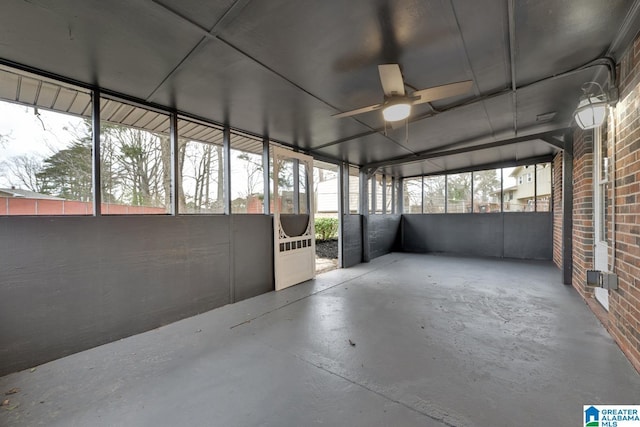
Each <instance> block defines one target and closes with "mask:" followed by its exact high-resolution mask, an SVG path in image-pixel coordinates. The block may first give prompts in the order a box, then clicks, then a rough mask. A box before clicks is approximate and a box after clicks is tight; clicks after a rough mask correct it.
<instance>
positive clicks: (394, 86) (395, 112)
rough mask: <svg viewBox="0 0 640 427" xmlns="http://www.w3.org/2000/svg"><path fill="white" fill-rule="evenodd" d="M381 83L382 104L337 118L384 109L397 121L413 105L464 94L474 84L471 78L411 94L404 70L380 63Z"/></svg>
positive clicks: (358, 109)
mask: <svg viewBox="0 0 640 427" xmlns="http://www.w3.org/2000/svg"><path fill="white" fill-rule="evenodd" d="M378 72H379V74H380V83H382V90H383V92H384V101H383V102H382V103H381V104H374V105H369V106H367V107H361V108H356V109H355V110H351V111H345V112H343V113H337V114H333V115H332V117H335V118H336V119H339V118H342V117H350V116H355V115H357V114H363V113H368V112H369V111H375V110H379V109H382V116H383V117H384V120H385V121H387V122H391V123H392V124H393V122H397V121H400V120H404V119H406V118H407V117H409V114H411V106H412V105H417V104H424V103H426V102H431V101H436V100H438V99H443V98H449V97H451V96H456V95H462V94H463V93H466V92H468V91H469V90H470V89H471V86H473V82H472V81H471V80H465V81H462V82H457V83H450V84H446V85H442V86H434V87H430V88H428V89H422V90H416V91H414V92H413V93H412V94H411V95H407V94H406V92H405V90H404V87H405V84H404V80H403V79H402V72H401V71H400V66H399V65H398V64H382V65H378Z"/></svg>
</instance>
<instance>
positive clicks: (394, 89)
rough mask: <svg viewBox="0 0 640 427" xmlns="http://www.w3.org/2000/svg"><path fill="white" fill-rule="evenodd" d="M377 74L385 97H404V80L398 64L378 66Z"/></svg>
mask: <svg viewBox="0 0 640 427" xmlns="http://www.w3.org/2000/svg"><path fill="white" fill-rule="evenodd" d="M378 73H380V83H382V90H383V91H384V94H385V96H393V95H404V80H402V73H401V72H400V66H399V65H398V64H382V65H378Z"/></svg>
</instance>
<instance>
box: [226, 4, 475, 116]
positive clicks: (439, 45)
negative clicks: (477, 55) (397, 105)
mask: <svg viewBox="0 0 640 427" xmlns="http://www.w3.org/2000/svg"><path fill="white" fill-rule="evenodd" d="M220 36H221V37H222V38H223V39H225V40H226V41H228V42H229V43H231V44H233V45H234V46H236V47H238V48H239V49H241V50H242V51H243V52H245V53H247V54H248V55H250V56H252V57H254V58H256V59H257V60H259V61H260V62H262V63H264V64H266V65H267V66H269V67H270V68H272V69H274V70H275V71H277V72H278V73H279V74H281V75H283V76H284V77H285V78H287V79H289V80H290V81H292V82H294V83H296V84H297V85H299V86H301V87H304V88H305V90H307V91H309V92H310V93H313V94H314V95H317V96H319V97H321V98H322V99H323V100H324V101H326V102H327V103H329V104H331V105H333V106H334V107H336V108H337V109H339V110H340V111H345V110H349V109H353V108H357V107H361V106H366V105H369V104H374V103H379V102H381V101H382V99H383V96H384V95H383V92H382V87H381V84H380V79H379V76H378V68H377V65H378V64H383V63H399V64H400V65H401V67H402V71H403V74H404V78H405V82H406V83H408V84H410V85H413V86H415V87H417V88H419V89H422V88H426V87H430V86H435V85H439V84H444V83H451V82H454V81H460V80H466V79H468V77H469V76H468V75H467V73H466V70H465V66H464V60H463V58H464V52H463V51H461V50H460V49H459V48H458V45H457V43H456V38H457V37H458V34H457V28H456V24H455V18H454V16H453V14H452V13H451V11H450V8H448V7H447V5H446V4H445V3H443V2H441V1H435V0H431V1H421V2H416V1H414V0H398V1H394V2H371V1H369V0H353V1H349V2H341V3H340V6H339V7H336V3H333V2H323V1H315V0H298V1H287V0H276V1H269V2H257V1H254V2H251V3H250V4H249V5H248V6H247V7H246V8H245V9H244V10H243V11H242V13H241V14H240V15H239V17H238V19H237V20H236V21H234V22H233V24H232V25H230V26H227V27H225V28H224V29H222V30H221V33H220ZM426 70H428V72H425V71H426ZM378 116H379V115H376V114H371V115H368V116H367V117H365V118H363V120H364V121H366V122H367V123H370V124H371V125H374V126H378V125H380V124H381V121H380V119H378ZM370 117H374V119H371V118H370ZM345 120H347V119H345ZM369 120H373V123H371V122H370V121H369Z"/></svg>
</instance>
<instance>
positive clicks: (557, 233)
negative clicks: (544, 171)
mask: <svg viewBox="0 0 640 427" xmlns="http://www.w3.org/2000/svg"><path fill="white" fill-rule="evenodd" d="M552 170H553V178H552V180H553V181H552V185H553V262H554V263H555V265H556V266H558V268H560V269H562V152H560V153H558V154H557V155H556V156H555V157H554V158H553V169H552Z"/></svg>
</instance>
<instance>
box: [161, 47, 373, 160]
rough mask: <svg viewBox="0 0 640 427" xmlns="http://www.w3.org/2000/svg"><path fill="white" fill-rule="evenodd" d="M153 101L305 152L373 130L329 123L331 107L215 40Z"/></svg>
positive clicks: (174, 76)
mask: <svg viewBox="0 0 640 427" xmlns="http://www.w3.org/2000/svg"><path fill="white" fill-rule="evenodd" d="M151 100H152V101H154V102H157V103H160V104H174V105H175V106H176V107H177V108H178V109H179V110H181V111H184V112H186V113H191V114H194V115H196V116H199V117H203V118H209V119H212V120H215V121H219V122H225V121H228V122H229V124H230V125H231V126H232V127H234V128H238V129H243V130H245V131H247V132H250V133H256V134H263V133H266V134H268V135H269V137H271V138H273V139H275V140H280V141H283V142H288V143H297V145H298V146H300V147H301V148H305V149H309V148H313V147H314V146H317V145H320V144H323V143H326V142H330V141H334V140H337V139H340V138H344V137H347V136H350V135H353V134H358V133H362V132H366V131H368V130H370V129H368V128H367V127H365V126H364V125H362V124H359V123H357V122H356V121H353V120H347V121H337V120H335V119H333V118H331V117H330V116H331V114H332V113H333V112H334V110H333V109H332V108H331V107H329V106H327V105H326V104H324V103H322V102H321V101H318V100H317V99H315V98H314V97H313V96H311V95H309V94H307V93H305V92H303V91H301V90H299V89H298V88H296V87H295V86H294V85H292V84H290V83H288V82H287V81H285V80H283V79H281V78H280V77H278V76H277V75H276V74H274V73H273V72H272V71H269V70H268V69H267V68H265V67H264V66H262V65H260V64H259V63H257V62H255V61H252V60H250V59H248V58H247V57H245V56H243V55H242V54H241V53H239V52H238V51H237V50H235V49H233V48H232V47H230V46H228V45H226V44H225V43H222V42H219V41H215V40H207V41H205V42H203V43H202V44H201V45H200V47H199V48H198V49H197V50H196V51H194V52H193V54H192V55H191V56H190V57H189V59H188V60H187V61H185V63H184V64H183V65H182V67H180V68H179V69H178V70H177V71H176V73H174V74H173V75H172V77H171V78H169V79H168V80H167V81H166V83H165V84H164V85H163V87H162V88H161V89H160V90H159V91H158V92H157V93H156V95H155V96H154V97H153V98H152V99H151Z"/></svg>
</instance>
